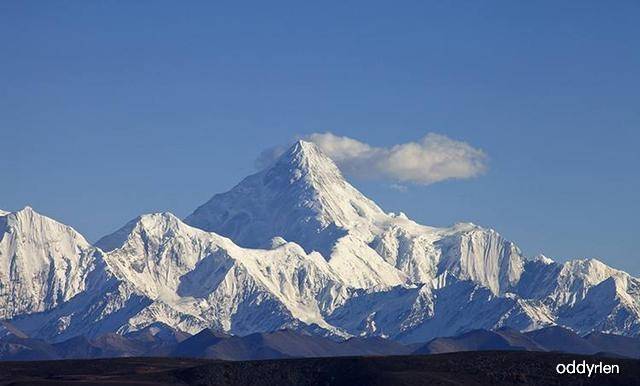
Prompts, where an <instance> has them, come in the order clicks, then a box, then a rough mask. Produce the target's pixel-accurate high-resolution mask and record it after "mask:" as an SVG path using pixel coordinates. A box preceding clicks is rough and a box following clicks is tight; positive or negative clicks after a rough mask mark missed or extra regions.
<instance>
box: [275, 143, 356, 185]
mask: <svg viewBox="0 0 640 386" xmlns="http://www.w3.org/2000/svg"><path fill="white" fill-rule="evenodd" d="M270 170H273V172H271V173H269V174H270V175H274V174H275V173H278V174H280V175H283V174H287V175H290V174H293V177H294V180H296V179H297V178H299V177H301V176H302V175H305V174H308V173H313V174H314V175H324V176H326V177H328V178H330V179H333V180H334V181H333V182H336V181H338V180H344V178H343V177H342V173H340V169H338V166H337V165H336V164H335V163H334V162H333V160H332V159H331V158H329V157H328V156H327V155H326V154H324V153H323V152H322V150H320V148H319V147H318V146H317V145H316V144H315V143H313V142H307V141H303V140H299V141H296V142H295V143H294V144H293V145H292V146H291V147H289V149H287V151H285V152H284V153H283V154H282V155H281V156H280V158H279V159H278V160H277V161H276V163H275V165H274V166H272V167H271V169H270ZM289 177H291V176H289ZM318 182H330V181H318Z"/></svg>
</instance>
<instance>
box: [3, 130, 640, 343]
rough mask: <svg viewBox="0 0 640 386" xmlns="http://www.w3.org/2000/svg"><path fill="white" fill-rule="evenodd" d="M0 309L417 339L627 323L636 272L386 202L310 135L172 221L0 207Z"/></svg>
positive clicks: (639, 297)
mask: <svg viewBox="0 0 640 386" xmlns="http://www.w3.org/2000/svg"><path fill="white" fill-rule="evenodd" d="M0 235H2V238H1V239H0V317H4V318H7V319H10V320H11V323H12V325H15V326H16V327H17V328H19V329H20V330H22V331H25V332H26V333H27V334H29V335H31V336H36V337H42V338H46V339H48V340H52V341H59V340H62V339H66V338H69V337H72V336H75V335H88V336H96V335H100V334H104V333H106V332H118V333H122V334H125V333H129V332H133V331H138V330H142V329H144V328H147V327H148V326H152V325H155V324H157V323H162V324H163V325H166V326H169V327H171V328H175V329H177V330H181V331H184V332H189V333H197V332H198V331H200V330H202V329H203V328H213V329H215V330H219V331H223V332H227V333H232V334H240V335H244V334H249V333H254V332H268V331H275V330H278V329H282V328H288V329H294V330H304V331H306V332H309V333H313V334H321V335H328V336H333V337H345V336H359V335H363V336H368V335H374V336H384V337H391V338H395V339H399V340H402V341H405V342H418V341H425V340H428V339H431V338H433V337H437V336H443V335H455V334H459V333H462V332H465V331H468V330H472V329H478V328H485V329H491V328H499V327H505V326H507V327H512V328H516V329H518V330H525V331H528V330H533V329H537V328H540V327H544V326H550V325H556V324H559V325H564V326H566V327H569V328H572V329H574V330H575V331H577V332H580V333H586V332H590V331H602V332H613V333H618V334H627V335H637V334H639V333H640V280H638V279H637V278H633V277H631V276H630V275H628V274H626V273H624V272H622V271H618V270H615V269H613V268H611V267H608V266H606V265H605V264H603V263H601V262H599V261H597V260H593V259H591V260H574V261H570V262H566V263H562V264H560V263H556V262H554V261H553V260H551V259H549V258H546V257H544V256H540V257H537V258H534V259H526V258H525V257H524V256H523V255H522V253H521V252H520V250H519V249H518V247H517V246H516V245H515V244H514V243H512V242H511V241H509V240H506V239H505V238H503V237H502V236H501V235H500V234H498V233H497V232H496V231H494V230H491V229H486V228H482V227H480V226H477V225H474V224H470V223H460V224H456V225H454V226H452V227H450V228H434V227H428V226H424V225H421V224H418V223H416V222H414V221H412V220H410V219H409V218H408V217H407V216H406V215H404V214H402V213H400V214H394V213H385V212H384V211H383V210H382V209H380V208H379V207H378V206H377V205H376V204H375V203H374V202H373V201H371V200H369V199H368V198H366V197H365V196H364V195H362V194H361V193H360V192H358V190H357V189H355V188H354V187H353V186H352V185H350V184H349V183H348V182H347V181H346V180H345V179H344V178H343V176H342V174H341V173H340V171H339V170H338V168H337V167H336V165H335V164H334V163H333V162H332V161H331V160H330V159H329V158H328V157H327V156H325V155H324V154H322V152H321V151H320V150H319V149H318V148H317V147H316V146H315V145H313V144H311V143H307V142H304V141H299V142H297V143H296V144H295V145H294V146H292V147H291V148H290V149H289V150H288V151H287V152H285V154H284V155H282V157H281V158H280V159H279V160H278V161H277V162H276V163H275V164H274V165H272V166H271V167H269V168H267V169H266V170H264V171H261V172H259V173H257V174H254V175H252V176H249V177H247V178H246V179H244V180H243V181H242V182H240V184H238V185H237V186H236V187H234V188H233V189H232V190H231V191H229V192H227V193H223V194H218V195H216V196H214V197H213V198H212V199H211V200H210V201H209V202H207V203H206V204H204V205H202V206H201V207H199V208H198V209H197V210H196V211H195V212H193V214H191V215H190V216H189V217H187V218H186V219H185V221H184V222H183V221H181V220H180V219H178V218H176V217H175V216H174V215H172V214H170V213H156V214H148V215H143V216H140V217H138V218H136V219H134V220H132V221H131V222H129V223H128V224H126V225H125V226H124V227H122V228H121V229H120V230H118V231H116V232H115V233H113V234H111V235H108V236H105V237H104V238H102V239H101V240H100V241H98V242H97V243H96V245H95V246H91V245H90V244H89V243H88V242H87V241H86V240H85V239H84V238H82V236H80V235H79V234H78V233H77V232H75V231H74V230H73V229H71V228H70V227H67V226H65V225H62V224H60V223H58V222H56V221H54V220H51V219H49V218H46V217H44V216H42V215H39V214H37V213H35V212H34V211H33V210H31V209H30V208H26V209H24V210H22V211H19V212H16V213H9V212H1V211H0Z"/></svg>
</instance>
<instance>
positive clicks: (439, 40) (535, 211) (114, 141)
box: [0, 1, 640, 275]
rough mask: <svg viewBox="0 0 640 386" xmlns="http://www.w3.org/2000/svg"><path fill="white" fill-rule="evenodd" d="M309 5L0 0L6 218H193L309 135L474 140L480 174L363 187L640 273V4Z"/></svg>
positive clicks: (389, 203) (102, 223) (88, 228)
mask: <svg viewBox="0 0 640 386" xmlns="http://www.w3.org/2000/svg"><path fill="white" fill-rule="evenodd" d="M304 3H305V4H302V2H255V3H253V4H251V5H249V4H247V3H244V4H242V5H240V4H238V3H237V2H236V3H232V2H216V3H213V2H188V3H181V6H178V3H176V2H161V1H153V2H152V1H137V2H131V3H128V4H127V3H125V2H108V1H105V2H81V1H77V2H46V1H42V2H29V3H26V2H2V3H0V175H1V179H0V181H2V183H1V185H0V186H1V188H0V208H2V209H7V210H15V209H19V208H21V207H23V206H24V205H27V204H29V205H32V206H33V207H34V208H35V209H36V210H39V211H41V212H43V213H45V214H47V215H50V216H52V217H54V218H56V219H59V220H61V221H63V222H65V223H68V224H70V225H72V226H74V227H75V228H76V229H78V230H79V231H81V232H82V233H84V234H85V235H87V237H88V238H89V239H92V240H95V239H97V238H99V237H100V236H102V235H104V234H106V233H108V232H110V231H113V230H115V229H116V228H118V227H119V226H121V225H122V224H124V223H125V222H126V221H127V220H129V219H130V218H133V217H135V216H136V215H138V214H140V213H143V212H152V211H164V210H169V211H172V212H174V213H176V214H178V215H180V216H184V215H187V214H188V213H189V212H190V211H191V210H193V209H194V208H195V207H196V206H198V205H199V204H201V203H203V202H204V201H205V200H207V199H208V198H209V197H210V196H211V195H213V194H214V193H216V192H221V191H225V190H227V189H229V188H230V187H232V186H233V185H234V184H235V183H237V182H238V181H239V180H240V179H241V178H242V177H244V176H246V175H247V174H249V173H251V172H253V171H254V160H255V158H256V157H257V156H258V154H260V152H261V151H263V150H264V149H265V148H268V147H270V146H275V145H280V144H283V143H287V142H288V141H290V140H291V139H292V138H295V137H296V136H304V135H308V134H310V133H313V132H325V131H329V132H332V133H334V134H336V135H341V136H348V137H351V138H355V139H357V140H359V141H362V142H365V143H368V144H370V145H371V146H376V147H388V146H391V145H394V144H398V143H405V142H408V141H417V140H419V139H420V138H422V137H423V136H424V135H425V134H427V133H429V132H434V133H439V134H442V135H445V136H447V137H449V138H452V139H454V140H458V141H464V142H466V143H468V144H469V145H471V146H473V147H474V148H479V149H482V150H483V151H484V152H485V153H486V154H487V156H488V169H487V171H486V173H485V174H484V175H482V176H480V177H476V178H471V179H462V180H447V181H443V182H438V183H434V184H431V185H426V186H425V185H416V184H408V185H407V186H408V189H407V190H406V191H405V192H400V191H398V190H396V189H393V188H391V187H390V184H389V183H385V182H381V181H355V185H356V186H357V187H359V188H360V189H361V190H362V191H363V192H365V194H367V195H369V196H370V197H371V198H373V199H374V200H376V201H377V202H378V203H379V204H380V205H381V206H383V207H384V208H385V209H386V210H389V211H399V210H402V211H404V212H406V213H408V214H409V215H410V216H411V217H412V218H415V219H416V220H418V221H420V222H423V223H426V224H429V225H449V224H452V223H454V222H456V221H473V222H475V223H478V224H481V225H486V226H490V227H493V228H495V229H497V230H498V231H500V232H501V233H502V234H503V235H505V236H506V237H508V238H510V239H512V240H514V241H516V242H517V244H518V245H520V246H521V248H522V249H523V250H524V252H525V253H526V254H528V255H535V254H537V253H539V252H544V253H545V254H547V255H549V256H551V257H553V258H556V259H558V260H562V259H565V258H570V257H581V256H590V257H600V258H602V259H603V260H604V261H606V262H608V263H609V264H612V265H613V266H615V267H619V268H622V269H625V270H628V271H630V272H631V273H634V274H636V275H637V274H640V255H639V252H638V248H637V246H636V239H637V236H638V235H639V234H640V225H639V223H640V221H639V219H640V200H639V199H638V193H637V192H638V190H639V188H640V182H639V181H640V179H639V178H638V177H639V172H638V170H639V168H640V156H639V154H640V152H638V147H639V145H640V131H639V128H640V106H639V104H640V48H639V43H638V42H639V41H640V27H639V26H638V23H637V21H638V20H639V19H640V3H638V2H637V1H617V2H614V3H607V4H605V3H603V2H600V1H567V2H557V1H549V2H535V3H534V2H531V3H525V2H511V1H500V2H481V3H480V2H473V1H468V2H467V1H461V2H440V1H438V2H435V1H434V2H429V1H416V2H411V1H408V2H402V4H398V3H395V5H396V6H395V7H394V6H393V5H392V4H391V3H390V2H374V1H363V2H322V3H320V2H318V3H315V4H311V3H310V2H304Z"/></svg>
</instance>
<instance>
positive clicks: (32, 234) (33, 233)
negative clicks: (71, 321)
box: [0, 207, 96, 319]
mask: <svg viewBox="0 0 640 386" xmlns="http://www.w3.org/2000/svg"><path fill="white" fill-rule="evenodd" d="M95 252H96V251H95V248H93V247H92V246H91V245H90V244H89V243H88V242H87V241H86V240H85V239H84V237H82V236H81V235H80V234H79V233H78V232H76V231H75V230H74V229H73V228H71V227H69V226H66V225H63V224H61V223H59V222H57V221H54V220H52V219H50V218H47V217H44V216H42V215H39V214H38V213H36V212H35V211H33V209H31V208H30V207H26V208H24V209H22V210H20V211H17V212H14V213H10V212H4V211H2V212H1V213H0V319H5V318H6V319H10V318H11V317H13V316H14V315H19V314H23V313H31V312H37V311H44V310H48V309H51V308H53V307H55V306H57V305H58V304H60V303H63V302H65V301H67V300H69V299H71V298H72V297H74V296H75V295H77V294H78V293H80V292H82V291H84V289H85V277H86V276H87V275H88V273H89V272H91V271H92V270H93V269H95V256H94V254H95Z"/></svg>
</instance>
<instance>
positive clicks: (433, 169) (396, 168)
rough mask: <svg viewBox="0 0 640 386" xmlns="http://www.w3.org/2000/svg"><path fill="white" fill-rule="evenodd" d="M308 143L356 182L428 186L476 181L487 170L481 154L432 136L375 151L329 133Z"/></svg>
mask: <svg viewBox="0 0 640 386" xmlns="http://www.w3.org/2000/svg"><path fill="white" fill-rule="evenodd" d="M307 139H308V140H310V141H312V142H314V143H315V144H316V145H318V147H320V149H322V151H324V152H325V153H326V154H327V155H328V156H329V157H331V158H332V159H333V160H334V161H335V162H336V164H338V166H339V167H340V169H341V170H342V171H343V173H345V174H347V175H350V176H353V177H356V178H365V179H379V180H389V181H393V182H395V183H415V184H420V185H428V184H432V183H434V182H439V181H444V180H447V179H453V178H457V179H462V178H471V177H476V176H478V175H480V174H482V173H484V172H485V171H486V168H487V166H486V164H487V156H486V154H485V153H484V152H483V151H482V150H480V149H476V148H474V147H472V146H471V145H469V144H467V143H465V142H461V141H456V140H453V139H451V138H449V137H447V136H444V135H441V134H435V133H429V134H427V135H426V136H424V137H423V138H422V139H421V140H419V141H417V142H407V143H402V144H398V145H394V146H391V147H375V146H371V145H369V144H366V143H364V142H360V141H358V140H356V139H353V138H349V137H341V136H337V135H335V134H332V133H314V134H311V135H309V136H308V137H307Z"/></svg>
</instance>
